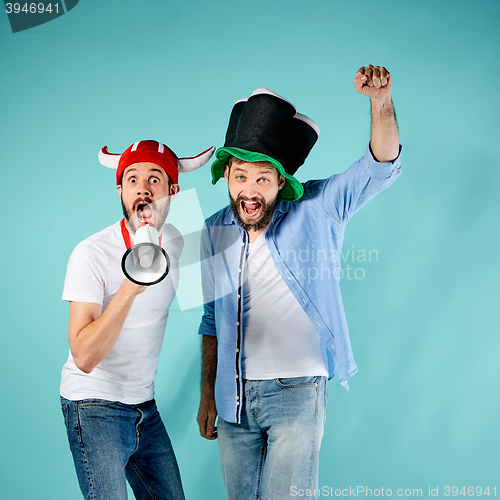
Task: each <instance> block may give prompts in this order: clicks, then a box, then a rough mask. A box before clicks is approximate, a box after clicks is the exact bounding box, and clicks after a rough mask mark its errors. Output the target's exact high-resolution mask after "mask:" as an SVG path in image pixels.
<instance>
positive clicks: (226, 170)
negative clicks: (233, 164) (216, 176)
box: [224, 165, 229, 184]
mask: <svg viewBox="0 0 500 500" xmlns="http://www.w3.org/2000/svg"><path fill="white" fill-rule="evenodd" d="M224 179H226V182H227V183H228V184H229V165H226V169H225V170H224Z"/></svg>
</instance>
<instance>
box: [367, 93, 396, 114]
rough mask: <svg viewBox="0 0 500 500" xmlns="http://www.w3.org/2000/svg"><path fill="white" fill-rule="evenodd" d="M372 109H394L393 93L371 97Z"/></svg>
mask: <svg viewBox="0 0 500 500" xmlns="http://www.w3.org/2000/svg"><path fill="white" fill-rule="evenodd" d="M370 101H371V106H372V111H387V110H389V109H392V107H393V106H392V98H391V95H390V94H389V95H382V96H377V97H371V98H370Z"/></svg>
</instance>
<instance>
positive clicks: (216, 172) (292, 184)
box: [212, 147, 304, 201]
mask: <svg viewBox="0 0 500 500" xmlns="http://www.w3.org/2000/svg"><path fill="white" fill-rule="evenodd" d="M230 156H236V158H239V159H240V160H243V161H249V162H254V161H268V162H270V163H271V164H272V165H273V166H274V167H275V168H276V169H277V170H278V172H279V173H280V174H281V175H282V176H283V177H284V178H285V179H286V182H285V185H284V186H283V187H282V188H281V189H280V191H279V193H278V197H279V198H280V199H282V200H284V201H296V200H298V199H300V198H301V197H302V195H303V194H304V188H303V187H302V184H301V183H300V182H299V181H298V180H297V179H296V178H295V177H294V176H293V175H290V174H287V173H286V172H285V169H284V168H283V166H282V165H281V163H280V162H279V161H277V160H275V159H274V158H271V157H270V156H267V155H265V154H263V153H255V152H253V151H247V150H246V149H240V148H226V147H222V148H219V149H217V151H216V152H215V158H216V160H215V161H214V162H213V163H212V184H215V183H216V182H217V181H218V180H219V179H220V178H222V177H224V170H225V169H226V165H227V164H228V161H229V157H230Z"/></svg>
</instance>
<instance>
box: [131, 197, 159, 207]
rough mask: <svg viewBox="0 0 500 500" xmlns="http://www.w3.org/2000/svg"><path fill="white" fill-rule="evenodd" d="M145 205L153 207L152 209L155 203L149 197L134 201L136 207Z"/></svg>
mask: <svg viewBox="0 0 500 500" xmlns="http://www.w3.org/2000/svg"><path fill="white" fill-rule="evenodd" d="M144 204H146V205H151V207H153V206H154V201H153V199H152V198H150V197H149V196H144V197H141V198H137V199H136V200H135V201H134V204H133V206H134V207H138V206H139V205H144Z"/></svg>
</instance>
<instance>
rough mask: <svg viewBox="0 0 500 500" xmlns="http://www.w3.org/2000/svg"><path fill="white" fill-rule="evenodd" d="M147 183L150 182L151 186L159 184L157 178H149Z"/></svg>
mask: <svg viewBox="0 0 500 500" xmlns="http://www.w3.org/2000/svg"><path fill="white" fill-rule="evenodd" d="M149 182H151V184H157V183H158V182H160V179H158V177H150V178H149Z"/></svg>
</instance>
